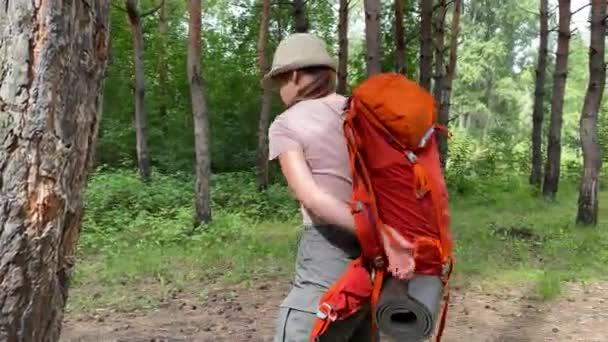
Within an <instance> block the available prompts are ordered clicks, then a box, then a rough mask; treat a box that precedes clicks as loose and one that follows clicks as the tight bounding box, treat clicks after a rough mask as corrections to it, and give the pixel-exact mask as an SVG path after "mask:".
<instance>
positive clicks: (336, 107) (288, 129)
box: [268, 94, 352, 225]
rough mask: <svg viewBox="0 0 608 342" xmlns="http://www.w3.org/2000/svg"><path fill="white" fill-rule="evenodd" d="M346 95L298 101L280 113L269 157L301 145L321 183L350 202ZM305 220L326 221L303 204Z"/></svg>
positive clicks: (275, 122) (314, 174)
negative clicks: (345, 122)
mask: <svg viewBox="0 0 608 342" xmlns="http://www.w3.org/2000/svg"><path fill="white" fill-rule="evenodd" d="M345 105H346V98H345V97H343V96H341V95H338V94H332V95H329V96H327V97H324V98H321V99H316V100H307V101H302V102H299V103H297V104H295V105H294V106H293V107H291V108H289V109H287V110H286V111H285V112H283V113H282V114H280V115H279V116H277V118H276V119H275V120H274V122H273V123H272V125H270V129H269V132H268V134H269V159H270V160H273V159H275V158H277V157H278V156H279V155H281V153H283V152H286V151H288V150H291V149H296V148H299V149H302V151H303V152H304V156H305V158H306V161H307V163H308V166H309V168H310V171H311V172H312V175H313V178H314V180H315V182H316V183H317V184H318V186H319V187H320V188H321V189H322V190H324V191H327V192H328V193H330V194H332V195H333V196H334V197H336V198H337V199H339V200H342V201H344V202H345V203H348V201H349V200H350V195H351V192H352V185H351V174H350V166H349V160H348V149H347V147H346V139H345V137H344V130H343V122H344V115H343V113H344V107H345ZM302 216H303V220H304V224H315V225H317V224H325V223H326V222H322V221H321V220H320V219H319V218H316V217H314V215H313V214H312V213H310V212H309V211H308V210H306V208H304V207H302Z"/></svg>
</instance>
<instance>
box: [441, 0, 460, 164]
mask: <svg viewBox="0 0 608 342" xmlns="http://www.w3.org/2000/svg"><path fill="white" fill-rule="evenodd" d="M461 10H462V1H461V0H454V12H453V13H452V27H451V30H452V36H451V38H450V57H449V62H448V67H447V75H446V77H445V80H444V84H443V85H444V89H443V99H442V101H441V103H440V107H439V119H440V120H441V122H445V123H447V122H448V121H449V120H450V107H451V106H452V84H453V83H454V78H455V77H456V66H457V61H458V36H459V34H460V13H461ZM445 123H444V124H445ZM439 146H440V151H441V152H442V165H443V166H444V167H445V164H446V163H447V158H448V152H449V149H448V147H449V146H448V141H447V137H446V136H444V135H441V136H440V137H439Z"/></svg>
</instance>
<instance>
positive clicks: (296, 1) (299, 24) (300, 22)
mask: <svg viewBox="0 0 608 342" xmlns="http://www.w3.org/2000/svg"><path fill="white" fill-rule="evenodd" d="M293 17H294V19H295V30H296V32H298V33H303V32H308V18H307V16H306V0H293Z"/></svg>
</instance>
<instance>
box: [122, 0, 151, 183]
mask: <svg viewBox="0 0 608 342" xmlns="http://www.w3.org/2000/svg"><path fill="white" fill-rule="evenodd" d="M125 5H126V7H127V14H128V17H129V23H130V26H131V31H132V32H133V64H134V65H135V137H136V148H137V165H138V167H139V174H140V177H141V178H142V180H144V181H147V180H149V179H150V157H149V153H148V144H147V142H146V112H145V106H144V97H145V94H146V81H145V77H146V75H145V71H144V37H143V33H142V28H141V17H140V15H139V11H138V9H137V5H138V0H126V1H125Z"/></svg>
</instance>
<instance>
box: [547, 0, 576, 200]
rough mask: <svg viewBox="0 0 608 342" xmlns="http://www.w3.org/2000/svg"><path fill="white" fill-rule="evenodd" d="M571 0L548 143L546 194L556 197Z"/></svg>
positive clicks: (562, 9) (562, 29) (564, 2)
mask: <svg viewBox="0 0 608 342" xmlns="http://www.w3.org/2000/svg"><path fill="white" fill-rule="evenodd" d="M570 14H571V12H570V0H559V36H558V40H557V58H556V60H555V73H554V75H553V94H552V99H551V122H550V126H549V139H548V147H547V164H546V166H545V180H544V184H543V195H544V196H545V198H547V199H550V200H553V199H555V195H556V194H557V190H558V184H559V174H560V161H561V153H562V151H561V135H562V132H561V131H562V121H563V118H562V115H563V107H564V93H565V89H566V79H567V78H568V53H569V47H570V17H571V15H570Z"/></svg>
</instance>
